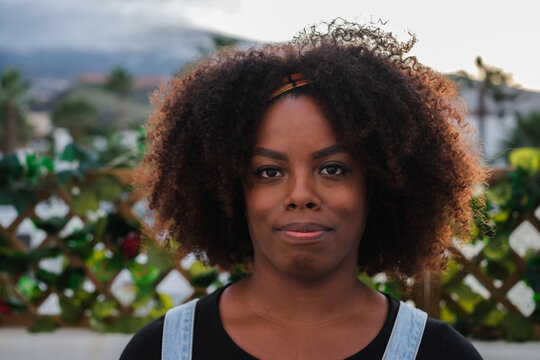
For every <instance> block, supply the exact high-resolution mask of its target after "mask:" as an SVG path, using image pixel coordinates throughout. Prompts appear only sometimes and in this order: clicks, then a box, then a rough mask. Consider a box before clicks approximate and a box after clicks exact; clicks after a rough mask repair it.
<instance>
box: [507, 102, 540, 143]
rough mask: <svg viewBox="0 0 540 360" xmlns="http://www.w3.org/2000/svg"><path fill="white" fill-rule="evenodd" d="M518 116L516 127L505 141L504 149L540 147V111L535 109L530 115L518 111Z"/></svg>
mask: <svg viewBox="0 0 540 360" xmlns="http://www.w3.org/2000/svg"><path fill="white" fill-rule="evenodd" d="M516 116H517V123H516V128H515V129H514V130H513V131H512V132H511V133H510V135H509V136H508V139H507V140H506V141H504V143H503V146H504V149H507V148H510V149H516V148H521V147H537V148H538V147H540V112H538V111H535V112H532V113H530V114H528V115H522V114H519V113H518V114H516Z"/></svg>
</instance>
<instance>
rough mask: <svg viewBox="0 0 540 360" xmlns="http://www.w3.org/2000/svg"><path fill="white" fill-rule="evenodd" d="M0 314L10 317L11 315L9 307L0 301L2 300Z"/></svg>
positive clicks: (11, 311)
mask: <svg viewBox="0 0 540 360" xmlns="http://www.w3.org/2000/svg"><path fill="white" fill-rule="evenodd" d="M0 313H2V314H4V315H11V314H12V313H13V310H12V309H11V306H9V305H8V304H6V303H5V302H4V301H2V299H0Z"/></svg>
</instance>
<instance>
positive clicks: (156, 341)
mask: <svg viewBox="0 0 540 360" xmlns="http://www.w3.org/2000/svg"><path fill="white" fill-rule="evenodd" d="M164 320H165V317H164V316H162V317H160V318H158V319H156V320H154V321H152V322H151V323H149V324H148V325H146V326H145V327H143V328H142V329H141V330H139V331H138V332H137V333H136V334H135V335H133V337H132V338H131V340H130V341H129V343H128V344H127V345H126V347H125V348H124V351H123V352H122V355H120V360H128V359H129V360H132V359H149V360H150V359H156V360H159V359H161V338H162V335H163V323H164Z"/></svg>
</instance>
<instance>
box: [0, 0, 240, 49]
mask: <svg viewBox="0 0 540 360" xmlns="http://www.w3.org/2000/svg"><path fill="white" fill-rule="evenodd" d="M237 3H238V0H131V1H124V0H93V1H76V0H48V1H46V2H45V1H40V0H2V1H1V4H0V47H3V48H9V49H12V50H13V49H15V50H18V51H27V50H35V49H51V48H69V49H80V50H98V51H111V50H119V47H120V48H121V49H122V50H130V51H131V50H136V49H138V48H140V47H142V46H146V42H144V41H141V42H138V39H139V40H140V39H143V38H147V37H152V35H151V34H152V33H160V34H162V36H163V37H161V38H160V39H163V41H167V40H170V39H171V38H173V39H177V38H179V37H182V38H184V40H187V41H189V40H190V39H189V37H190V36H193V27H194V25H193V22H192V21H191V20H190V17H191V16H192V14H194V13H200V12H201V11H204V9H206V8H212V7H216V6H232V7H234V6H235V4H237ZM193 40H196V39H193Z"/></svg>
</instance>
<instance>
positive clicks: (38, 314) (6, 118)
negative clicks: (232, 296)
mask: <svg viewBox="0 0 540 360" xmlns="http://www.w3.org/2000/svg"><path fill="white" fill-rule="evenodd" d="M539 7H540V5H537V4H536V3H535V2H533V1H528V0H515V1H513V2H511V3H509V2H507V1H500V0H494V1H464V0H455V1H452V2H444V3H441V2H435V1H427V0H426V1H422V0H411V1H408V2H403V1H397V0H396V1H377V2H375V1H373V2H365V1H352V0H349V1H346V0H334V1H331V2H316V1H307V0H299V1H284V0H274V1H271V2H266V1H259V0H255V1H248V0H197V1H195V0H153V1H150V0H130V1H128V0H93V1H83V0H48V1H39V0H0V145H1V146H0V151H1V155H0V156H1V157H0V333H1V335H0V359H17V358H20V359H25V358H28V357H29V356H30V355H29V354H34V353H36V352H39V353H40V354H43V355H42V357H38V358H43V359H45V358H47V357H46V355H45V353H49V354H50V356H51V358H53V357H54V358H55V359H61V358H64V357H65V358H66V359H67V358H68V356H70V355H71V354H72V351H73V350H74V349H75V348H77V349H83V348H84V349H86V350H85V352H87V353H88V357H89V358H90V357H91V358H95V357H99V358H111V359H112V358H117V357H118V356H119V354H120V351H121V349H122V348H123V346H124V345H125V343H126V342H127V341H128V339H129V335H120V334H119V333H123V334H130V333H133V332H135V331H136V330H137V329H139V328H140V327H141V326H142V325H143V324H145V323H147V322H149V321H151V320H152V319H155V318H156V317H159V316H161V315H162V314H163V313H164V312H165V311H166V310H167V309H168V308H170V307H171V306H173V305H175V304H179V303H181V302H183V301H185V300H187V299H189V298H192V297H198V296H203V295H204V294H206V293H208V292H209V291H212V290H213V289H215V288H216V287H218V286H221V285H223V284H225V283H227V282H229V281H234V280H236V279H238V278H240V277H241V276H243V271H242V269H241V268H237V269H228V271H223V269H215V268H211V267H208V266H206V265H204V264H202V263H201V262H199V261H196V260H195V259H194V258H193V257H192V256H190V255H189V254H185V255H186V256H185V258H184V260H182V262H180V263H173V262H172V261H171V260H170V259H168V257H167V256H166V254H164V253H163V251H162V250H161V249H160V248H159V246H157V245H155V246H154V245H152V244H154V242H155V241H157V240H155V239H145V238H144V235H143V234H142V233H141V231H140V229H141V226H142V225H143V224H145V223H147V224H150V225H151V221H152V220H151V212H149V210H148V209H147V206H146V201H145V200H144V198H142V197H141V196H140V194H137V193H136V192H134V191H133V188H132V187H131V186H130V181H131V176H132V169H133V168H134V167H136V165H137V163H138V161H139V160H140V157H141V154H142V153H143V152H144V138H145V132H144V128H143V127H142V125H143V124H144V122H145V121H146V119H147V117H148V115H149V114H150V112H151V110H152V107H151V105H150V102H149V97H150V95H151V94H152V92H153V91H154V90H155V89H157V88H158V87H159V86H160V85H163V84H164V83H166V81H167V80H168V79H170V78H171V77H172V76H173V75H174V74H175V73H177V72H181V71H182V70H183V69H184V68H185V67H186V66H187V65H189V64H191V63H193V62H195V61H196V60H197V59H198V58H200V57H202V56H205V55H207V54H210V53H211V52H212V51H215V50H216V49H218V48H220V47H223V46H235V47H240V48H249V47H252V46H260V45H261V44H263V43H265V42H280V41H287V40H290V39H291V38H292V37H293V36H294V35H295V34H296V33H297V32H298V31H300V30H302V29H303V28H304V27H305V26H308V25H312V24H317V23H320V22H321V21H330V20H332V19H333V18H335V17H343V18H345V19H348V20H353V21H358V22H361V23H368V22H370V21H373V22H377V23H379V24H380V26H381V27H383V28H384V29H386V30H388V31H392V32H393V33H394V34H395V35H396V36H397V37H398V38H399V39H402V40H404V41H405V40H407V39H408V38H409V32H413V33H415V34H416V35H417V37H418V39H419V42H418V44H417V45H416V46H415V48H414V49H413V51H412V55H414V56H417V57H418V59H419V60H420V62H422V63H424V64H425V65H428V66H430V67H432V68H434V69H435V70H437V71H439V72H442V73H444V74H447V75H448V76H450V77H452V78H453V79H454V80H455V81H457V82H458V83H459V84H460V95H461V96H462V97H463V99H464V100H465V102H466V103H467V107H468V117H469V120H470V121H471V123H473V125H474V126H475V128H476V129H477V133H476V134H475V137H476V138H477V139H478V140H480V141H479V144H480V145H479V146H480V147H481V151H483V153H484V154H485V159H486V163H487V165H488V166H490V167H492V168H493V176H492V179H491V180H490V184H489V188H488V204H487V207H486V208H482V207H481V206H480V204H479V203H477V202H473V203H472V204H471V206H473V207H475V208H477V209H478V210H479V211H481V212H484V214H485V215H486V216H487V217H488V219H489V221H488V222H487V223H486V222H480V221H478V222H477V223H475V224H473V225H472V228H471V230H472V232H473V239H472V242H471V244H468V245H464V244H459V243H458V242H456V243H455V244H454V246H453V247H452V249H451V252H450V254H449V255H450V257H451V260H450V262H449V265H448V270H447V272H445V273H444V274H443V275H442V276H439V275H430V274H427V275H426V277H425V278H424V279H423V281H418V282H417V283H416V284H415V286H414V290H413V292H412V293H410V294H406V293H404V292H403V291H402V285H403V284H401V283H399V282H398V281H395V280H392V279H387V278H386V276H385V275H384V274H379V275H377V276H376V277H374V278H368V277H366V276H364V275H362V274H361V275H359V276H361V277H362V279H363V280H364V281H366V282H367V283H369V284H370V285H371V286H373V287H375V288H377V289H379V290H382V291H387V292H390V293H392V294H393V295H394V296H396V297H398V298H401V299H404V300H407V299H408V300H409V301H412V302H414V303H415V304H416V305H417V306H419V307H421V308H423V309H425V310H426V311H428V312H429V313H430V315H432V316H435V317H439V318H441V319H443V320H445V321H447V322H449V323H450V324H452V325H453V326H455V327H456V328H457V329H458V330H459V331H461V332H462V333H463V334H465V335H467V336H470V337H471V338H473V339H474V341H475V344H476V345H477V346H478V347H479V349H481V352H482V354H483V355H484V356H485V357H486V358H488V359H489V358H492V359H498V358H501V359H502V358H508V357H509V356H510V354H512V355H511V356H513V357H514V358H523V359H527V358H531V359H532V358H535V357H534V355H533V354H534V352H536V354H538V351H540V346H539V345H538V343H537V342H534V341H538V340H539V339H540V295H539V294H540V253H539V252H538V250H539V249H540V220H539V218H540V175H539V168H540V66H539V65H538V61H537V59H538V58H540V47H538V46H537V45H536V38H537V37H538V36H539V35H540V22H538V21H537V17H538V13H539V10H540V9H539ZM426 200H427V199H426ZM145 240H146V241H145ZM67 339H69V340H67ZM486 341H490V342H486ZM508 341H511V342H512V343H509V342H508ZM516 341H518V342H524V341H527V342H526V343H515V342H516ZM531 341H532V342H531ZM55 344H58V345H55ZM497 346H500V347H497ZM44 349H46V350H44ZM34 355H35V354H34ZM40 356H41V355H40ZM62 356H64V357H62ZM34 357H35V356H34Z"/></svg>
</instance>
